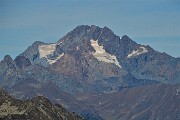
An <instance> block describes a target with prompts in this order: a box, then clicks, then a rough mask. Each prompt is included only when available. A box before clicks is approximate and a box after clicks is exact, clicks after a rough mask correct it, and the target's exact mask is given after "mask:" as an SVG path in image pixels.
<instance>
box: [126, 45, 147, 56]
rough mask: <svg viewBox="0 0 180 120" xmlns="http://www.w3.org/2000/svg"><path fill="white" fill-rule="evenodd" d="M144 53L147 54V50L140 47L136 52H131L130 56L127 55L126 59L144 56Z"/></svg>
mask: <svg viewBox="0 0 180 120" xmlns="http://www.w3.org/2000/svg"><path fill="white" fill-rule="evenodd" d="M146 52H148V50H147V49H146V48H145V47H144V46H140V47H139V49H138V50H136V51H135V50H133V52H132V53H131V54H129V55H128V56H127V57H128V58H131V57H135V56H138V55H141V54H144V53H146Z"/></svg>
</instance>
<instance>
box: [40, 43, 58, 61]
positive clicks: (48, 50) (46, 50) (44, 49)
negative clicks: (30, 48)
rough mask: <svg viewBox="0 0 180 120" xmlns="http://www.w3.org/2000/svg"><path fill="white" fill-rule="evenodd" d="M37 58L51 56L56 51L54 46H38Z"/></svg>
mask: <svg viewBox="0 0 180 120" xmlns="http://www.w3.org/2000/svg"><path fill="white" fill-rule="evenodd" d="M38 49H39V57H40V58H43V57H45V58H47V55H50V54H53V52H54V51H55V49H56V44H49V45H39V47H38Z"/></svg>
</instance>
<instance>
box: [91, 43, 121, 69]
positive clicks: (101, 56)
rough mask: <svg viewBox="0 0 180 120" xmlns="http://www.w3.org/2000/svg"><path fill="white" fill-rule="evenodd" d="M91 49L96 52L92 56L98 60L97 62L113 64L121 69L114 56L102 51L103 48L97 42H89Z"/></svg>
mask: <svg viewBox="0 0 180 120" xmlns="http://www.w3.org/2000/svg"><path fill="white" fill-rule="evenodd" d="M91 45H92V47H93V48H94V49H95V50H96V52H95V53H93V56H94V57H95V58H96V59H98V60H99V61H103V62H107V63H113V64H115V65H117V66H118V67H120V68H122V67H121V66H120V64H119V62H118V60H117V58H116V56H114V55H111V54H108V53H107V52H106V51H105V50H104V49H103V46H100V45H99V44H98V41H95V40H91Z"/></svg>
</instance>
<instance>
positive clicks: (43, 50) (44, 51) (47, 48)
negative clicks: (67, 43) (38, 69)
mask: <svg viewBox="0 0 180 120" xmlns="http://www.w3.org/2000/svg"><path fill="white" fill-rule="evenodd" d="M38 50H39V58H46V59H47V60H48V63H49V64H53V63H55V62H56V61H57V60H58V59H60V58H61V57H62V56H63V55H64V53H62V54H60V55H59V56H57V57H56V59H49V58H48V57H47V56H48V55H52V54H53V52H54V51H55V50H56V44H49V45H39V47H38Z"/></svg>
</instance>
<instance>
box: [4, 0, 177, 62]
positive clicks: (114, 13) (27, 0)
mask: <svg viewBox="0 0 180 120" xmlns="http://www.w3.org/2000/svg"><path fill="white" fill-rule="evenodd" d="M82 24H84V25H85V24H86V25H92V24H93V25H98V26H100V27H104V26H107V27H109V28H110V29H112V30H113V31H114V33H115V34H116V35H119V36H122V35H124V34H126V35H128V36H129V37H130V38H132V39H133V40H134V41H136V42H137V43H141V44H146V45H147V44H148V45H150V46H151V47H153V48H154V49H155V50H158V51H160V52H166V53H168V54H170V55H172V56H174V57H180V0H0V60H2V59H3V57H4V55H6V54H9V55H11V56H12V57H13V58H14V57H15V56H17V55H18V54H20V53H21V52H23V51H24V50H25V49H26V48H27V47H28V46H30V45H31V44H32V43H33V42H34V41H44V42H56V41H57V40H58V39H60V38H61V37H63V36H64V35H65V34H66V33H67V32H69V31H70V30H72V29H74V28H75V27H76V26H78V25H82Z"/></svg>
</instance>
